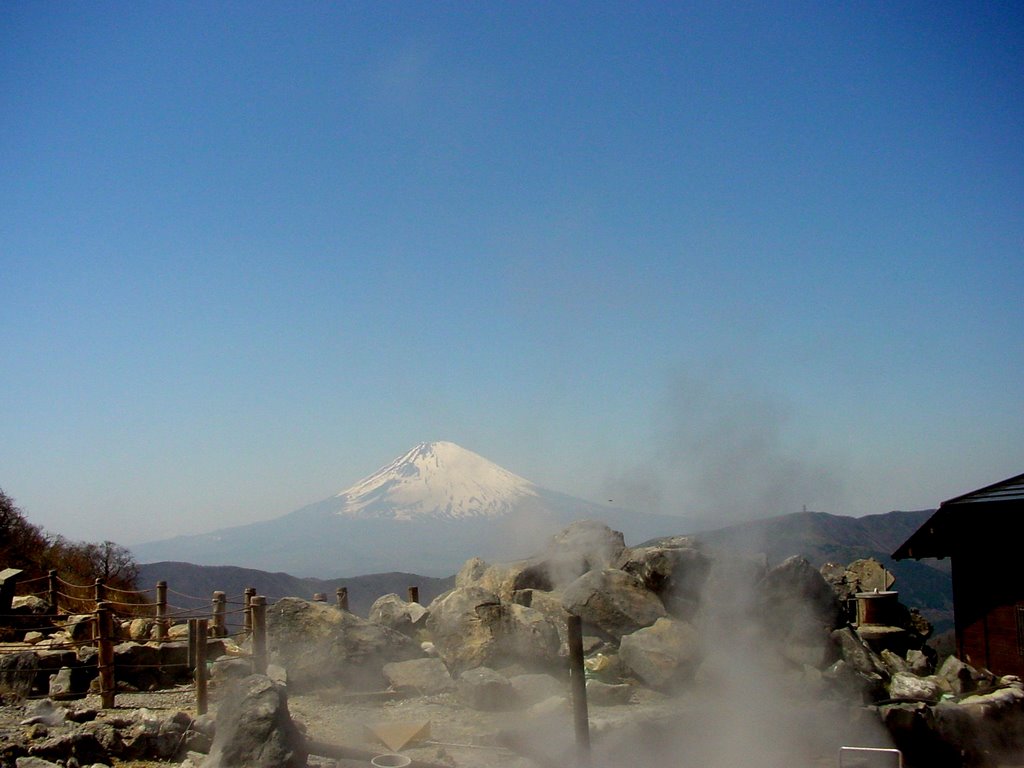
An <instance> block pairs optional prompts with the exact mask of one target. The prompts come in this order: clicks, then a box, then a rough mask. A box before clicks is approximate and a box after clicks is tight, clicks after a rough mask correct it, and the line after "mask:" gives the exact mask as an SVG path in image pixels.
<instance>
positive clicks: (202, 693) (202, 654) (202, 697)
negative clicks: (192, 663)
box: [195, 619, 209, 715]
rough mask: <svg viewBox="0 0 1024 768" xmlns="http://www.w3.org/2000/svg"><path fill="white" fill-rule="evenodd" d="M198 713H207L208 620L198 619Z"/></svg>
mask: <svg viewBox="0 0 1024 768" xmlns="http://www.w3.org/2000/svg"><path fill="white" fill-rule="evenodd" d="M195 622H196V673H195V675H196V714H199V715H205V714H206V704H207V699H206V651H207V645H206V643H207V637H208V634H209V633H208V630H209V626H208V620H207V619H196V620H195Z"/></svg>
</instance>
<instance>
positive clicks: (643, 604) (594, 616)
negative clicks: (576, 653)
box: [562, 568, 666, 639]
mask: <svg viewBox="0 0 1024 768" xmlns="http://www.w3.org/2000/svg"><path fill="white" fill-rule="evenodd" d="M562 607H563V608H565V610H566V611H568V612H569V613H571V614H574V615H576V616H579V617H580V618H581V619H582V620H583V621H584V622H586V623H587V624H589V625H590V626H592V627H595V628H597V629H599V630H600V631H602V632H604V633H605V634H607V635H609V636H611V637H613V638H616V639H618V638H620V637H622V636H623V635H628V634H629V633H631V632H635V631H636V630H638V629H640V628H642V627H649V626H650V625H651V624H653V623H654V622H655V621H657V620H658V619H660V618H661V617H662V616H665V615H666V612H665V606H664V604H663V603H662V602H661V600H660V599H659V598H658V596H657V595H655V594H654V593H653V592H650V591H648V590H647V589H646V588H645V587H644V584H643V582H642V581H640V579H639V578H637V577H636V576H634V575H633V574H631V573H626V572H625V571H620V570H618V569H615V568H605V569H603V570H599V571H588V572H587V573H584V574H583V575H582V576H580V577H579V578H578V579H576V580H575V581H573V582H572V583H571V584H569V585H568V586H567V587H566V588H565V589H564V590H563V592H562Z"/></svg>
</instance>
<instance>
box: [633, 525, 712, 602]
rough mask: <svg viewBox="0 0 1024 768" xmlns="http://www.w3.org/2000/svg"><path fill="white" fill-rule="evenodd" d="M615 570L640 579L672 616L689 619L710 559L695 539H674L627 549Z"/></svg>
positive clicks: (701, 589)
mask: <svg viewBox="0 0 1024 768" xmlns="http://www.w3.org/2000/svg"><path fill="white" fill-rule="evenodd" d="M615 567H616V568H618V569H619V570H622V571H626V573H632V574H633V575H634V576H636V577H637V578H639V579H640V581H642V582H643V584H644V586H645V587H646V588H647V589H649V590H650V591H651V592H653V593H654V594H656V595H658V597H660V598H661V601H662V603H663V604H664V605H665V608H666V610H667V611H668V612H669V613H670V614H671V615H673V616H675V617H677V618H681V619H689V618H692V617H693V616H694V614H695V613H696V611H697V608H698V606H699V604H700V599H701V593H702V591H703V589H704V583H705V581H706V580H707V577H708V573H709V572H710V570H711V558H710V557H708V555H707V554H706V553H705V551H704V549H703V548H702V547H701V546H700V544H699V543H698V542H697V541H696V540H694V539H691V538H690V537H688V536H674V537H672V538H669V539H662V540H660V541H658V542H656V543H654V544H652V545H650V546H646V547H632V548H629V549H626V550H625V551H624V552H623V553H622V554H621V555H620V556H619V559H618V561H617V562H616V564H615Z"/></svg>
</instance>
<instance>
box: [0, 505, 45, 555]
mask: <svg viewBox="0 0 1024 768" xmlns="http://www.w3.org/2000/svg"><path fill="white" fill-rule="evenodd" d="M45 550H46V537H45V536H44V535H43V532H42V530H40V528H39V526H36V525H33V524H32V523H30V522H29V521H28V520H26V519H25V515H24V514H23V513H22V511H21V510H20V509H19V508H18V505H17V504H15V503H14V499H12V498H11V497H10V496H8V495H7V494H6V493H4V492H3V490H2V489H0V567H3V568H21V569H23V570H27V571H31V572H33V574H34V573H35V572H36V571H38V570H39V563H40V560H41V559H42V557H43V554H44V552H45Z"/></svg>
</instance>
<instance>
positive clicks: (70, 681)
mask: <svg viewBox="0 0 1024 768" xmlns="http://www.w3.org/2000/svg"><path fill="white" fill-rule="evenodd" d="M86 686H88V681H85V686H83V687H78V688H77V689H76V686H75V679H74V676H73V675H72V670H71V667H61V668H60V669H59V670H57V672H56V674H53V675H50V692H49V696H50V698H51V699H73V698H75V697H76V696H80V695H84V694H85V691H86V690H87V687H86Z"/></svg>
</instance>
